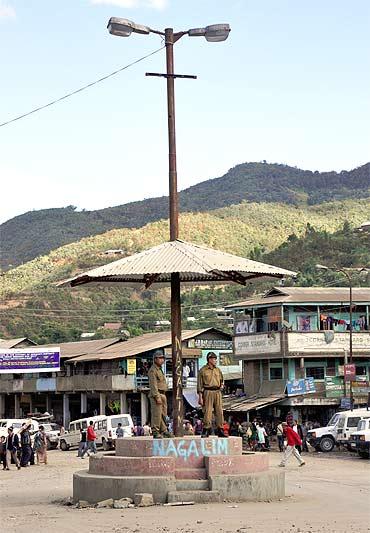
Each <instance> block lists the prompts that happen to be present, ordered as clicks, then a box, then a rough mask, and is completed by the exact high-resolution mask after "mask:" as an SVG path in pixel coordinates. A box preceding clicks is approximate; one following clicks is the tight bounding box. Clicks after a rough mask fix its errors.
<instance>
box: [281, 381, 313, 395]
mask: <svg viewBox="0 0 370 533" xmlns="http://www.w3.org/2000/svg"><path fill="white" fill-rule="evenodd" d="M286 390H287V395H288V396H296V395H299V394H309V393H312V392H316V387H315V382H314V378H305V379H293V380H291V381H287V382H286Z"/></svg>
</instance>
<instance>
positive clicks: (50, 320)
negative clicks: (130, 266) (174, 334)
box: [0, 201, 370, 343]
mask: <svg viewBox="0 0 370 533" xmlns="http://www.w3.org/2000/svg"><path fill="white" fill-rule="evenodd" d="M340 205H342V207H343V203H340ZM345 205H346V209H342V212H343V215H342V216H343V219H344V220H345V215H346V212H348V213H350V214H351V216H352V217H353V218H356V217H355V214H356V213H358V212H360V215H359V216H363V212H361V207H362V208H363V209H365V206H362V204H361V202H354V201H353V202H352V201H350V202H347V203H345ZM349 205H351V206H352V209H353V211H351V209H350V208H349ZM331 206H332V204H327V213H328V219H329V220H331V221H332V219H334V220H335V224H337V226H336V227H337V228H340V229H338V230H337V231H334V232H333V233H330V232H329V231H326V230H322V229H315V228H314V226H313V225H311V223H307V222H306V221H305V220H302V217H303V214H304V213H305V211H304V210H299V211H298V214H299V216H298V217H297V219H299V224H297V225H296V226H295V232H296V233H290V234H289V233H288V234H287V233H286V232H287V231H288V230H287V228H286V227H284V224H282V225H281V226H278V227H276V225H277V221H276V219H275V217H274V216H272V217H270V218H269V217H268V216H267V213H268V212H269V210H268V208H267V207H266V212H265V215H266V216H265V221H264V225H263V229H262V230H261V231H260V232H259V234H258V227H259V219H258V217H257V216H256V213H254V215H255V217H256V219H257V220H256V225H255V227H254V231H252V232H251V231H250V229H251V227H252V224H251V223H250V220H251V219H252V218H253V213H252V214H250V213H248V212H247V207H250V206H249V205H248V206H247V205H246V207H245V211H244V210H243V208H242V206H240V207H239V211H240V213H241V218H240V219H236V218H233V217H227V216H226V213H225V211H224V210H220V211H222V214H223V216H224V219H221V218H220V217H218V216H211V215H210V214H207V215H189V214H188V215H182V217H181V228H182V237H183V238H186V239H187V240H191V241H194V242H200V243H204V244H208V245H211V246H214V247H217V248H220V249H223V250H226V251H230V252H233V253H239V254H241V255H245V256H249V257H251V258H253V259H256V260H259V261H264V262H266V263H270V264H275V265H277V266H280V267H285V268H289V269H291V270H295V271H299V272H300V273H299V276H298V279H297V280H296V282H295V283H296V284H297V285H306V286H311V285H320V284H327V283H328V284H329V285H333V284H335V285H339V286H343V285H346V280H345V279H344V278H343V276H341V275H340V274H330V273H329V274H328V273H323V272H321V271H318V270H316V269H315V264H316V263H324V264H327V265H329V266H332V265H336V266H356V267H357V266H368V267H369V266H370V234H369V233H363V234H361V233H358V232H355V231H353V227H351V226H350V225H349V223H348V222H346V221H345V222H343V221H342V222H341V223H340V222H339V220H338V218H339V215H337V217H334V216H333V213H332V212H331V209H330V207H331ZM310 209H314V212H316V210H317V206H316V207H315V208H309V212H310ZM361 213H362V214H361ZM260 216H261V217H262V215H260ZM243 217H244V218H245V220H249V222H248V223H246V222H243V220H241V219H242V218H243ZM282 220H283V221H284V217H282ZM287 226H288V224H287ZM167 231H168V229H167V222H165V221H162V222H156V223H153V224H150V225H148V226H147V227H145V228H141V229H139V230H128V229H123V230H114V231H111V232H108V233H107V234H104V235H101V236H97V237H93V238H90V239H83V240H82V241H80V242H78V243H74V244H70V245H66V246H64V247H62V248H60V249H58V250H55V251H53V252H52V253H51V254H49V255H48V256H44V257H41V258H38V259H35V260H33V261H31V262H30V263H28V264H25V265H22V266H20V267H18V268H16V269H13V270H11V271H9V272H7V273H5V274H3V283H2V286H1V287H2V292H1V300H2V306H1V307H0V337H18V336H23V335H28V336H30V337H31V338H33V339H35V340H37V341H38V342H40V343H41V342H62V341H66V340H73V339H75V340H78V339H79V338H80V334H81V332H83V331H97V335H98V336H101V335H105V334H109V335H112V332H107V331H105V330H104V329H99V330H98V329H97V328H99V326H102V325H103V324H104V322H111V321H119V322H120V321H122V327H123V328H124V329H128V330H129V331H130V332H131V334H133V335H135V334H139V333H141V332H143V331H148V330H153V329H154V327H155V322H156V321H157V320H168V319H169V292H168V289H162V290H159V291H157V290H144V289H139V290H135V291H133V290H130V289H125V288H122V286H118V285H117V286H115V287H112V288H107V287H100V286H94V287H88V286H86V287H80V288H78V289H68V288H63V289H62V288H57V287H56V286H55V285H54V282H55V281H57V280H60V279H62V278H65V277H67V276H69V275H72V274H74V273H76V272H77V271H81V270H85V269H87V268H90V267H92V266H94V265H98V264H102V263H106V262H108V261H110V260H111V259H109V258H107V257H106V256H105V255H102V254H101V253H100V252H101V250H104V249H106V247H115V248H116V247H118V246H121V247H124V248H125V249H126V252H127V253H134V252H135V251H139V250H141V249H143V248H148V247H150V246H152V245H154V244H157V243H158V242H162V241H163V240H165V239H166V237H167ZM248 232H249V233H248ZM284 233H285V234H286V237H285V238H283V234H284ZM266 236H268V237H269V239H270V240H269V241H268V244H269V247H268V248H266V247H265V244H264V243H265V240H264V239H265V237H266ZM266 242H267V241H266ZM279 243H281V244H280V246H278V247H277V248H275V249H273V250H272V248H273V246H274V245H275V246H276V245H278V244H279ZM267 250H270V251H267ZM355 281H356V284H366V285H370V279H369V275H367V276H365V277H364V278H362V279H361V278H360V277H359V278H358V279H356V280H355ZM273 283H274V282H273V281H272V282H271V283H266V282H265V283H263V284H262V283H256V284H254V285H251V286H249V287H241V286H238V285H233V286H227V287H224V288H213V289H199V288H193V289H191V290H184V291H183V296H182V298H183V305H184V307H183V316H184V324H185V325H186V326H191V327H194V326H196V327H203V326H211V325H213V326H218V327H222V326H223V325H224V324H223V323H222V321H220V320H218V319H217V317H216V314H215V313H214V312H212V311H209V308H212V306H217V307H219V306H221V305H222V304H226V303H232V302H235V301H239V300H243V299H246V297H247V296H249V295H250V294H252V292H253V291H257V292H260V291H262V290H264V289H266V288H267V287H268V286H271V284H273ZM187 317H191V322H187ZM193 319H195V320H193Z"/></svg>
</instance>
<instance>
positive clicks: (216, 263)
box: [58, 239, 296, 288]
mask: <svg viewBox="0 0 370 533" xmlns="http://www.w3.org/2000/svg"><path fill="white" fill-rule="evenodd" d="M174 273H177V274H179V275H180V281H181V282H182V283H196V284H199V283H205V284H209V283H221V284H222V283H229V282H234V283H239V284H241V285H246V284H247V283H248V281H250V280H253V279H256V278H265V277H267V278H278V279H280V278H283V277H286V276H296V273H295V272H292V271H291V270H285V269H283V268H278V267H275V266H272V265H266V264H264V263H259V262H257V261H252V260H251V259H245V258H244V257H238V256H236V255H232V254H228V253H225V252H220V251H218V250H214V249H212V248H207V247H205V246H200V245H199V244H192V243H188V242H185V241H181V240H179V239H177V240H174V241H170V242H165V243H163V244H160V245H159V246H155V247H154V248H150V249H149V250H145V251H144V252H140V253H138V254H134V255H131V256H129V257H125V258H123V259H118V260H117V261H113V262H111V263H108V264H107V265H104V266H101V267H98V268H94V269H92V270H89V271H87V272H84V273H83V274H79V275H77V276H75V277H74V278H71V279H68V280H65V281H62V282H60V283H59V284H58V285H59V286H71V287H75V286H79V285H84V284H86V283H125V284H128V285H136V284H144V285H145V287H147V288H148V287H149V286H150V285H152V284H153V283H156V284H168V283H170V282H171V274H174Z"/></svg>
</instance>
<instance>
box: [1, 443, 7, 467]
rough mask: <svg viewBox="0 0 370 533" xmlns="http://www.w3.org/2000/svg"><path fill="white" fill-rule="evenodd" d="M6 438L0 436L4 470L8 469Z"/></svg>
mask: <svg viewBox="0 0 370 533" xmlns="http://www.w3.org/2000/svg"><path fill="white" fill-rule="evenodd" d="M5 441H6V439H5V437H4V436H1V437H0V463H1V464H2V465H3V470H6V442H5Z"/></svg>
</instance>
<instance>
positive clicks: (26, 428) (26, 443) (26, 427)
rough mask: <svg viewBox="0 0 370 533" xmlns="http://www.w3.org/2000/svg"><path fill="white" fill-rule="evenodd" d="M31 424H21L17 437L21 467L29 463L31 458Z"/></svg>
mask: <svg viewBox="0 0 370 533" xmlns="http://www.w3.org/2000/svg"><path fill="white" fill-rule="evenodd" d="M31 427H32V424H27V423H26V422H24V423H23V424H22V427H21V430H20V432H19V436H20V438H21V450H22V452H21V466H22V467H26V466H28V463H29V462H30V461H31V457H32V447H31V433H30V428H31Z"/></svg>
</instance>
